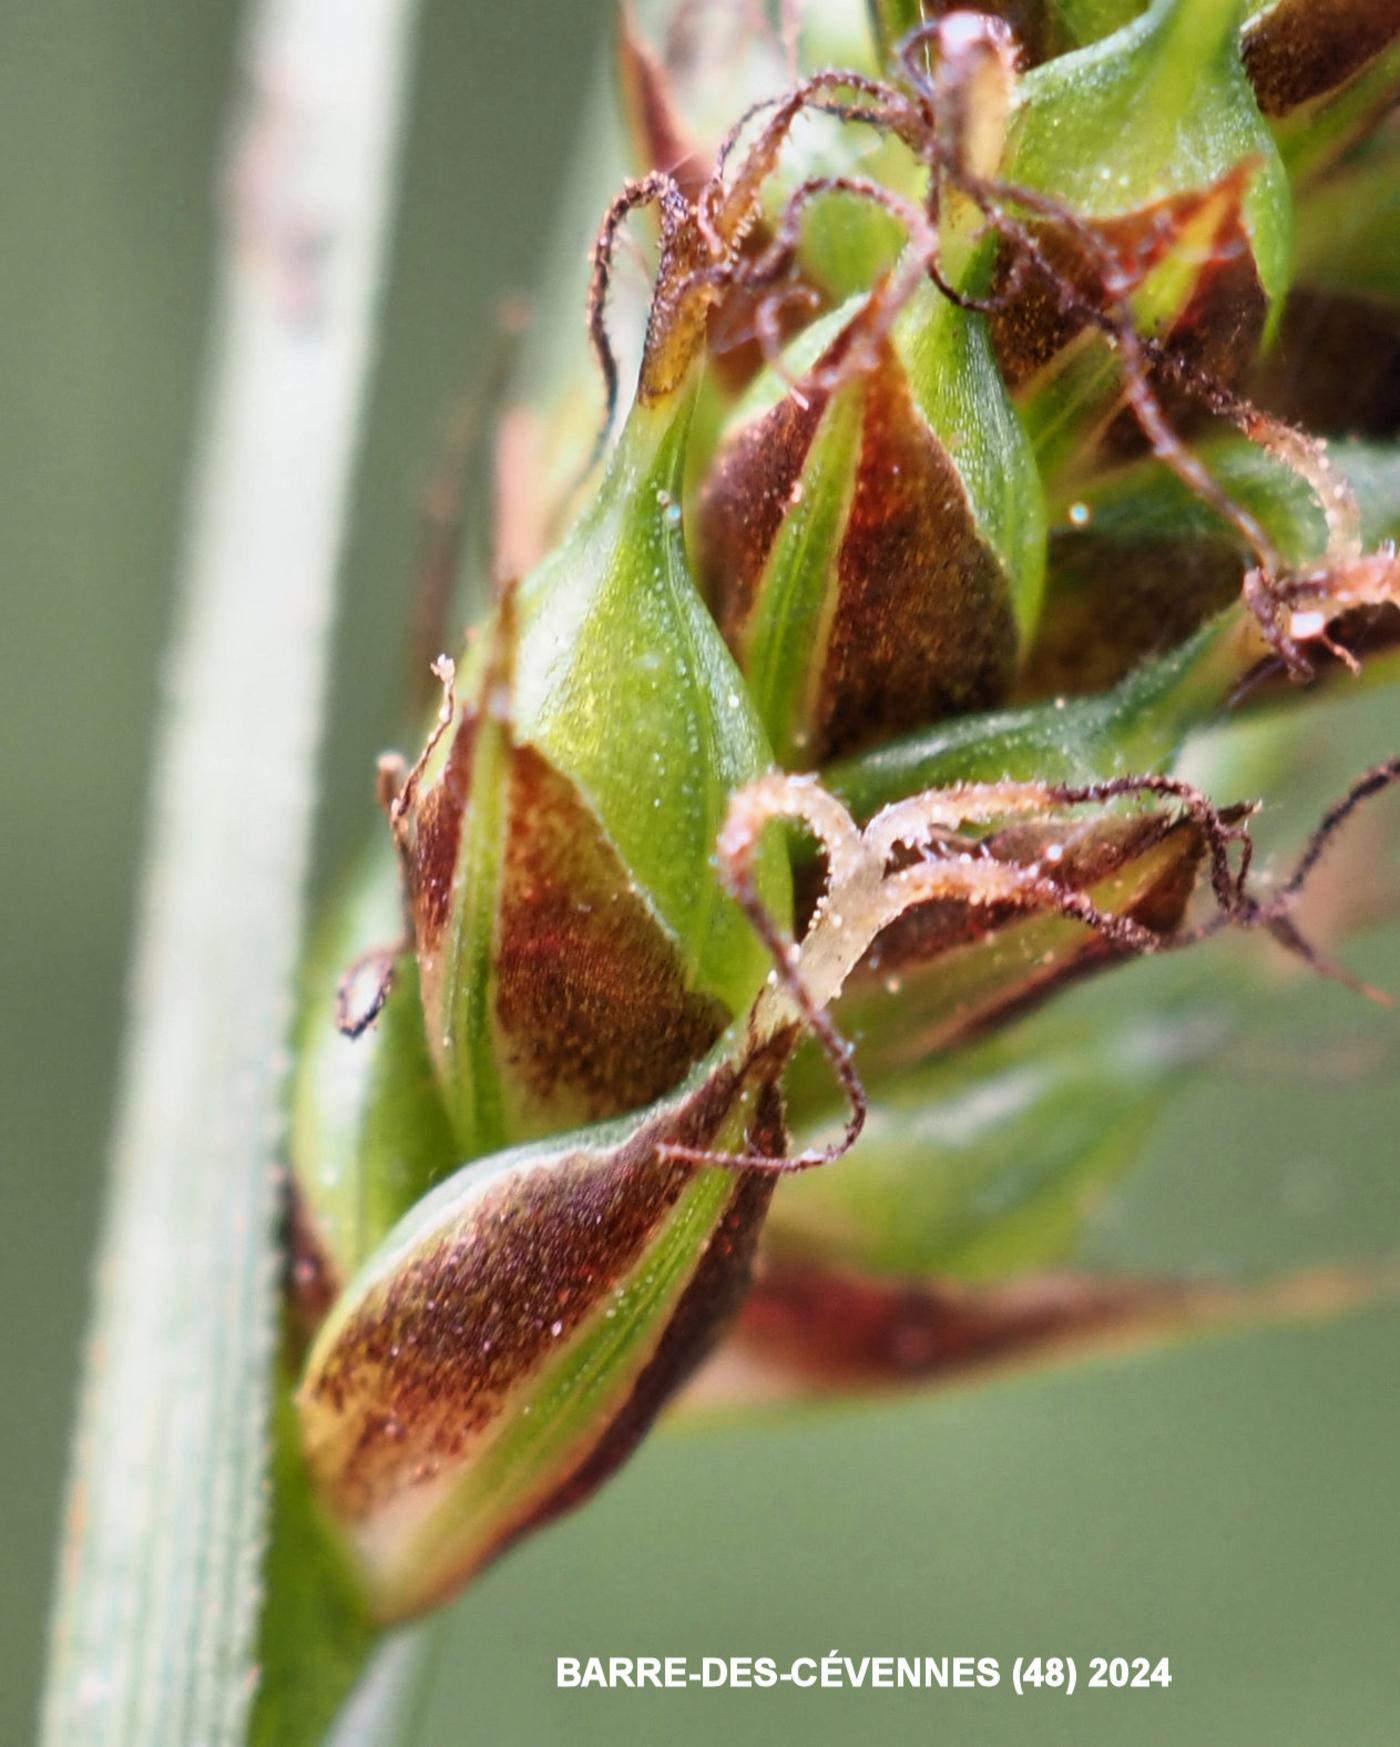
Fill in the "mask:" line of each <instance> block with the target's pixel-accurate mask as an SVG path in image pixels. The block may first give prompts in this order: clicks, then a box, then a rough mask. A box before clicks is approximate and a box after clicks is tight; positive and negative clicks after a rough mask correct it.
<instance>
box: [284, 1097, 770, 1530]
mask: <svg viewBox="0 0 1400 1747" xmlns="http://www.w3.org/2000/svg"><path fill="white" fill-rule="evenodd" d="M771 1071H772V1070H770V1069H769V1068H768V1067H767V1065H766V1064H764V1063H757V1064H750V1067H749V1068H748V1069H747V1070H746V1072H745V1074H744V1075H743V1076H741V1075H740V1074H739V1073H738V1072H736V1071H735V1070H732V1069H727V1068H726V1069H721V1070H718V1071H717V1072H716V1073H715V1074H714V1075H712V1076H710V1078H709V1079H708V1080H707V1081H706V1082H705V1084H704V1085H703V1086H702V1087H701V1088H700V1089H699V1090H698V1091H696V1092H695V1093H693V1094H692V1095H690V1096H689V1097H688V1098H687V1099H685V1100H684V1101H683V1102H682V1103H681V1104H680V1105H679V1106H677V1107H676V1108H675V1109H673V1110H671V1111H669V1112H666V1113H664V1114H663V1115H662V1116H660V1117H657V1118H654V1119H652V1120H651V1121H650V1122H648V1123H646V1124H644V1125H642V1126H640V1127H639V1128H638V1130H637V1131H636V1133H635V1134H633V1135H632V1136H631V1137H630V1138H629V1139H628V1140H627V1141H625V1142H623V1143H622V1144H621V1145H619V1146H617V1147H615V1148H614V1149H613V1150H612V1151H611V1152H608V1153H606V1154H604V1155H602V1156H598V1155H593V1154H589V1153H586V1152H580V1153H576V1154H574V1155H572V1156H566V1157H564V1158H559V1157H557V1156H555V1157H553V1158H550V1159H548V1160H547V1161H546V1162H544V1163H542V1164H539V1165H529V1164H526V1165H522V1166H521V1167H520V1168H518V1169H517V1170H515V1171H512V1172H511V1173H509V1174H508V1175H506V1176H503V1177H502V1178H500V1179H499V1180H497V1181H496V1182H494V1183H492V1184H490V1185H489V1186H488V1187H487V1188H485V1189H484V1190H483V1192H482V1193H481V1196H480V1198H479V1199H478V1200H477V1201H476V1203H475V1204H474V1205H473V1206H472V1207H471V1208H470V1209H469V1210H468V1212H467V1213H466V1214H465V1215H464V1216H463V1219H462V1222H461V1223H460V1224H459V1225H458V1226H457V1227H456V1229H455V1230H454V1232H453V1234H452V1235H451V1236H450V1237H449V1238H445V1239H444V1240H443V1241H442V1242H440V1243H438V1244H437V1245H435V1246H434V1247H432V1248H430V1249H426V1250H424V1251H422V1252H421V1253H419V1254H418V1255H416V1256H414V1257H412V1258H411V1259H410V1260H409V1261H408V1262H407V1263H406V1264H405V1265H404V1266H403V1267H402V1268H401V1270H400V1271H399V1273H397V1274H396V1275H395V1276H394V1277H393V1278H392V1280H390V1281H389V1282H388V1284H387V1285H384V1286H382V1287H380V1288H379V1289H377V1290H376V1291H374V1292H373V1293H371V1294H370V1295H369V1297H368V1298H367V1299H366V1300H365V1302H364V1303H363V1304H362V1305H361V1306H360V1308H359V1309H358V1310H357V1311H356V1312H355V1314H354V1315H353V1316H352V1317H351V1318H350V1319H349V1320H348V1321H347V1323H346V1325H345V1326H344V1328H343V1329H341V1331H340V1333H339V1335H338V1337H337V1340H336V1343H335V1346H334V1348H333V1350H332V1351H331V1353H330V1354H329V1355H328V1357H327V1358H326V1360H325V1362H324V1364H323V1365H322V1366H321V1368H320V1370H319V1372H317V1373H316V1374H315V1375H314V1376H313V1377H312V1378H311V1379H309V1381H308V1383H307V1385H306V1389H307V1392H308V1396H309V1399H310V1400H311V1401H312V1402H315V1403H316V1404H317V1405H318V1406H319V1407H321V1408H322V1409H323V1410H324V1409H329V1410H330V1411H332V1412H334V1413H336V1414H337V1415H343V1416H345V1417H346V1419H347V1421H348V1423H347V1425H346V1426H345V1428H344V1436H345V1438H346V1439H348V1440H349V1443H348V1447H347V1444H346V1442H345V1441H343V1440H342V1438H341V1437H338V1436H337V1437H334V1438H333V1439H332V1440H331V1447H330V1448H329V1449H327V1448H325V1447H323V1448H322V1449H320V1450H318V1449H316V1448H313V1449H312V1451H311V1452H310V1454H311V1460H312V1462H313V1465H318V1462H319V1466H320V1468H321V1472H320V1475H319V1478H320V1480H321V1482H322V1484H323V1485H324V1487H325V1488H326V1489H327V1491H328V1492H329V1493H330V1495H331V1496H332V1497H334V1498H335V1500H336V1502H337V1506H338V1508H339V1510H340V1511H341V1512H342V1513H343V1514H344V1515H346V1516H349V1517H352V1518H354V1517H359V1516H363V1515H365V1514H368V1513H369V1512H370V1511H372V1510H373V1509H374V1508H375V1506H376V1505H377V1504H379V1503H381V1502H383V1501H384V1500H386V1499H388V1498H390V1497H392V1496H394V1495H395V1494H396V1493H398V1492H400V1491H401V1490H403V1489H404V1488H405V1487H408V1486H412V1485H415V1484H418V1483H421V1482H423V1481H425V1480H428V1479H430V1478H431V1477H432V1476H433V1475H434V1474H435V1473H436V1472H437V1471H438V1470H439V1468H440V1467H441V1466H442V1464H444V1463H445V1462H450V1461H452V1460H453V1459H454V1458H455V1457H457V1456H459V1455H461V1453H462V1452H463V1450H464V1449H465V1446H466V1444H467V1442H468V1440H469V1439H470V1438H471V1437H472V1435H473V1434H474V1433H476V1432H478V1431H480V1430H481V1429H482V1428H483V1427H484V1426H486V1425H488V1424H489V1423H490V1422H491V1421H492V1419H493V1418H494V1417H495V1416H496V1415H497V1414H498V1413H499V1412H500V1411H501V1408H502V1404H503V1403H504V1401H505V1400H506V1398H507V1397H508V1395H509V1394H510V1393H511V1391H512V1390H513V1389H515V1388H516V1387H518V1386H519V1385H520V1384H521V1382H522V1381H523V1380H524V1379H525V1378H526V1377H528V1376H529V1374H530V1373H531V1372H532V1371H533V1370H534V1369H535V1368H536V1367H537V1366H538V1365H540V1364H541V1363H543V1362H544V1361H545V1360H546V1359H547V1358H548V1357H549V1355H550V1353H551V1352H553V1351H555V1350H562V1347H561V1344H562V1343H565V1342H567V1341H568V1340H569V1339H570V1338H571V1337H572V1336H573V1335H574V1334H575V1333H576V1332H577V1330H578V1328H579V1325H580V1324H581V1323H582V1322H584V1321H585V1320H586V1319H587V1318H588V1317H590V1316H591V1315H592V1314H593V1313H594V1312H595V1311H596V1310H598V1309H599V1308H600V1307H601V1306H602V1305H603V1303H604V1302H605V1301H606V1299H607V1297H608V1295H609V1294H610V1293H611V1291H612V1290H613V1288H614V1287H615V1286H617V1285H618V1284H619V1283H620V1282H621V1281H622V1280H623V1279H624V1278H625V1277H626V1275H627V1274H628V1272H629V1271H630V1270H631V1269H632V1267H633V1266H634V1264H635V1263H636V1262H637V1261H638V1260H639V1259H640V1257H641V1255H642V1253H643V1251H644V1249H645V1246H646V1244H647V1242H648V1240H649V1239H650V1237H651V1236H652V1234H653V1232H654V1231H655V1230H656V1228H657V1226H658V1224H659V1223H660V1222H661V1221H662V1220H664V1219H665V1217H666V1215H667V1214H668V1213H669V1212H670V1210H671V1209H672V1208H673V1207H674V1206H675V1203H676V1201H677V1199H678V1198H679V1196H680V1194H681V1192H682V1191H683V1189H684V1188H685V1186H686V1184H687V1183H688V1182H689V1181H690V1179H691V1177H692V1176H693V1174H694V1169H695V1167H693V1166H691V1165H686V1164H664V1163H662V1162H661V1161H660V1160H659V1159H658V1157H657V1147H658V1145H659V1144H660V1143H661V1142H662V1141H663V1140H671V1141H678V1142H681V1143H682V1144H687V1145H697V1146H703V1145H706V1144H709V1143H710V1142H711V1141H713V1140H714V1138H715V1136H716V1135H717V1133H718V1131H719V1129H720V1127H721V1125H722V1124H723V1122H724V1121H725V1119H726V1118H727V1117H728V1115H729V1113H730V1112H731V1111H732V1109H733V1108H734V1105H735V1102H736V1100H737V1099H738V1097H739V1096H740V1094H741V1092H742V1091H743V1089H744V1087H745V1085H747V1084H749V1083H750V1075H753V1074H758V1075H760V1076H761V1078H760V1081H759V1083H760V1084H761V1083H762V1079H766V1078H771ZM764 1108H766V1107H764ZM736 1185H737V1179H736ZM762 1200H763V1198H762V1197H761V1196H759V1195H758V1192H757V1191H753V1192H752V1193H751V1194H750V1193H748V1192H745V1193H744V1194H742V1195H741V1194H738V1192H737V1187H736V1201H737V1203H738V1204H742V1205H743V1206H745V1207H751V1208H752V1209H753V1210H754V1212H755V1217H756V1216H757V1213H758V1212H761V1206H760V1205H759V1203H760V1201H762ZM765 1204H766V1203H765ZM736 1242H737V1237H736ZM736 1253H737V1252H736ZM715 1304H716V1307H717V1309H718V1308H720V1307H721V1306H720V1305H719V1299H718V1298H716V1299H715Z"/></svg>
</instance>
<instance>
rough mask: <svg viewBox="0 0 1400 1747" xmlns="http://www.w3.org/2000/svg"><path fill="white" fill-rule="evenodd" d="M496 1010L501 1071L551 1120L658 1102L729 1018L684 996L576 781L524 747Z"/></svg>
mask: <svg viewBox="0 0 1400 1747" xmlns="http://www.w3.org/2000/svg"><path fill="white" fill-rule="evenodd" d="M509 782H510V801H509V808H510V811H509V817H510V826H509V830H508V832H507V839H506V849H505V863H504V870H503V875H502V881H501V900H500V919H499V924H498V937H497V947H496V955H495V962H496V969H495V976H496V996H495V1012H496V1024H497V1029H498V1034H499V1037H500V1041H501V1049H502V1054H503V1057H504V1061H505V1065H506V1071H507V1073H508V1074H511V1075H513V1076H515V1077H516V1078H517V1079H518V1081H519V1082H520V1084H521V1086H522V1088H523V1090H524V1094H525V1096H526V1097H528V1099H529V1100H530V1102H531V1103H532V1105H534V1106H535V1107H536V1108H537V1109H539V1110H541V1111H548V1112H549V1113H550V1114H551V1116H553V1115H556V1114H558V1113H559V1107H560V1105H561V1104H563V1105H564V1106H565V1107H566V1108H567V1110H568V1112H569V1113H570V1115H571V1116H576V1117H577V1118H578V1119H579V1120H593V1119H596V1118H600V1117H605V1116H613V1115H617V1114H619V1113H620V1112H622V1111H624V1110H635V1109H639V1108H641V1107H642V1106H643V1105H646V1104H650V1103H651V1102H652V1101H653V1100H654V1099H656V1098H658V1097H660V1096H661V1094H662V1093H663V1092H666V1091H668V1090H669V1089H670V1088H671V1087H672V1086H674V1085H675V1084H676V1082H677V1081H678V1080H680V1079H681V1078H682V1077H683V1076H684V1074H685V1073H686V1071H687V1069H688V1068H690V1067H691V1066H692V1065H693V1064H694V1063H695V1062H696V1061H698V1060H699V1059H700V1057H701V1056H702V1055H704V1053H705V1051H706V1050H707V1049H708V1048H709V1047H710V1045H711V1044H712V1043H713V1042H714V1041H715V1039H716V1038H717V1037H718V1036H719V1034H720V1032H721V1031H722V1030H723V1028H724V1026H725V1024H726V1022H727V1020H728V1014H727V1013H726V1011H725V1009H724V1007H723V1005H722V1004H721V1003H720V1002H719V1001H717V1000H715V999H714V998H713V997H711V996H708V995H703V994H699V993H696V992H695V991H694V990H691V989H688V988H687V987H686V983H685V976H684V969H683V966H682V963H681V960H680V957H679V955H678V953H677V952H676V949H675V947H674V945H673V943H672V941H671V939H670V937H669V936H668V935H667V934H666V933H665V932H664V931H663V930H662V928H661V925H660V924H659V923H658V922H657V920H656V918H655V917H654V916H653V915H652V914H651V912H650V911H649V910H648V909H647V908H646V906H645V905H644V904H643V902H642V900H641V899H640V898H639V897H638V896H637V895H636V893H635V892H634V891H632V890H631V889H630V887H629V885H628V881H627V877H626V874H625V872H624V870H623V867H622V864H621V862H620V861H619V860H618V858H617V855H616V852H615V851H614V850H613V848H612V847H611V845H610V844H609V843H608V842H607V841H606V839H605V838H604V837H603V835H602V833H601V831H600V830H599V828H598V824H597V821H596V819H595V818H594V816H593V814H592V813H591V812H590V811H589V810H588V808H587V806H586V805H584V804H583V802H582V801H581V800H580V799H579V796H578V793H577V791H576V790H575V789H574V787H573V785H572V784H571V783H570V782H569V781H568V779H567V778H566V777H564V776H562V775H561V774H560V773H559V772H558V771H556V770H555V769H554V768H553V767H552V766H551V765H550V764H548V763H547V762H546V760H545V759H543V758H542V757H541V756H540V755H539V754H538V753H537V752H535V751H534V750H533V749H532V748H530V747H528V746H522V747H516V748H515V749H514V750H513V751H512V753H511V763H510V778H509Z"/></svg>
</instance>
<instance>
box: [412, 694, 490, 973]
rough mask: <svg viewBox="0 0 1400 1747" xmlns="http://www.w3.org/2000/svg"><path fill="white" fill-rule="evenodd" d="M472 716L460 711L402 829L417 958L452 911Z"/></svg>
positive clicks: (433, 943)
mask: <svg viewBox="0 0 1400 1747" xmlns="http://www.w3.org/2000/svg"><path fill="white" fill-rule="evenodd" d="M476 729H477V718H476V715H475V713H474V712H473V711H472V710H470V709H468V708H467V707H466V706H465V705H464V706H462V707H461V708H460V709H459V711H458V714H457V720H456V722H455V723H454V724H453V727H452V729H451V734H452V745H451V747H450V749H449V751H448V754H447V762H446V764H445V765H444V766H443V769H442V773H441V775H440V776H439V777H438V779H437V781H436V782H434V783H432V784H431V785H430V786H429V787H427V788H423V789H420V791H419V793H418V795H417V797H416V799H415V802H414V805H413V806H412V808H411V809H410V810H409V812H408V814H407V815H406V817H405V819H404V824H403V839H402V840H403V842H404V844H405V854H404V877H405V880H406V882H407V887H408V899H409V904H410V906H411V909H412V913H413V926H414V937H415V940H416V943H417V947H418V951H419V953H420V955H424V956H431V955H432V954H433V953H434V952H435V951H436V949H437V945H438V942H439V940H440V939H441V937H442V931H443V929H444V928H445V927H446V925H447V919H448V916H449V915H450V914H451V910H452V895H453V891H454V888H455V884H456V877H457V846H458V844H459V843H460V842H461V838H462V821H463V817H464V815H465V813H466V809H467V802H468V799H469V798H470V794H471V772H472V751H473V747H474V745H475V741H476Z"/></svg>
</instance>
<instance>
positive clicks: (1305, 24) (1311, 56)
mask: <svg viewBox="0 0 1400 1747" xmlns="http://www.w3.org/2000/svg"><path fill="white" fill-rule="evenodd" d="M1397 35H1400V0H1276V4H1275V5H1273V6H1270V7H1267V8H1266V9H1265V10H1263V11H1261V12H1258V13H1256V14H1255V16H1254V17H1253V18H1252V19H1250V21H1249V23H1248V24H1247V25H1246V26H1245V29H1244V33H1243V38H1242V41H1241V44H1240V47H1241V50H1242V52H1243V55H1244V66H1245V71H1246V72H1247V73H1248V74H1249V79H1250V83H1251V84H1252V85H1253V86H1254V94H1255V96H1256V97H1257V98H1258V100H1259V107H1260V108H1261V109H1262V110H1263V111H1264V113H1265V115H1286V114H1287V113H1288V111H1289V110H1290V109H1296V108H1297V106H1298V105H1299V104H1300V103H1306V102H1308V101H1309V100H1310V99H1311V98H1313V97H1320V96H1322V94H1323V93H1324V92H1326V91H1333V90H1335V89H1336V87H1337V86H1338V85H1340V84H1341V83H1342V82H1343V81H1344V80H1346V79H1349V78H1350V77H1351V76H1352V74H1353V73H1355V72H1358V71H1359V70H1360V69H1361V68H1362V67H1364V66H1365V64H1366V62H1367V61H1369V60H1371V59H1372V58H1373V56H1375V55H1378V54H1379V53H1380V52H1381V50H1382V49H1383V48H1385V47H1386V45H1387V44H1388V43H1389V42H1390V41H1391V40H1392V39H1393V38H1394V37H1395V36H1397Z"/></svg>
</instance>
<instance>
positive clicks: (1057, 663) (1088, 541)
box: [1015, 531, 1245, 703]
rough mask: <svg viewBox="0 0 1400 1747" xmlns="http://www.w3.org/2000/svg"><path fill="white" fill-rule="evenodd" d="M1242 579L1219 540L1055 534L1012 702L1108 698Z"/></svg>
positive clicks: (1236, 560) (1221, 603)
mask: <svg viewBox="0 0 1400 1747" xmlns="http://www.w3.org/2000/svg"><path fill="white" fill-rule="evenodd" d="M1244 570H1245V560H1244V559H1243V557H1242V556H1241V554H1240V552H1239V550H1238V548H1237V547H1236V546H1235V545H1233V544H1232V543H1231V542H1230V540H1228V539H1227V538H1225V537H1224V536H1223V535H1222V536H1220V537H1218V538H1217V537H1214V536H1210V535H1196V536H1194V537H1192V538H1190V539H1182V538H1171V537H1169V536H1154V538H1152V539H1151V540H1144V541H1141V542H1138V543H1134V542H1132V541H1127V540H1108V539H1103V538H1100V537H1099V536H1097V535H1096V534H1094V533H1093V532H1092V531H1090V532H1087V533H1082V534H1081V533H1076V532H1073V531H1061V532H1057V533H1056V534H1054V535H1053V536H1052V537H1051V541H1050V562H1049V580H1048V583H1047V587H1046V606H1045V610H1044V613H1043V615H1042V619H1041V623H1040V626H1039V628H1038V630H1037V633H1036V637H1035V641H1034V643H1033V644H1032V646H1031V650H1030V654H1029V655H1028V657H1027V659H1026V664H1025V667H1024V668H1023V670H1022V672H1021V675H1020V677H1019V679H1018V680H1017V683H1016V691H1015V697H1016V700H1017V701H1018V702H1025V703H1034V702H1038V701H1040V700H1042V699H1045V698H1053V697H1068V696H1076V695H1080V694H1083V693H1087V692H1101V691H1106V690H1108V688H1109V687H1110V686H1113V685H1116V684H1117V682H1118V681H1119V680H1120V679H1122V678H1124V677H1125V676H1126V675H1127V674H1128V673H1130V672H1131V671H1132V670H1133V669H1134V668H1135V667H1137V666H1138V665H1139V664H1140V663H1141V662H1143V661H1146V660H1148V659H1150V658H1151V657H1152V656H1154V655H1161V654H1164V653H1165V652H1166V651H1167V650H1169V649H1175V648H1176V647H1178V645H1180V644H1181V643H1184V642H1185V641H1186V639H1187V638H1188V637H1189V636H1190V635H1191V633H1192V632H1193V631H1195V630H1196V628H1197V627H1198V626H1199V625H1202V624H1204V623H1205V621H1206V619H1208V618H1209V617H1210V616H1211V614H1212V613H1215V612H1218V611H1220V610H1221V609H1222V608H1224V607H1227V606H1229V605H1230V603H1231V602H1232V601H1233V600H1235V599H1236V598H1237V596H1238V594H1239V590H1240V581H1241V579H1242V577H1243V575H1244Z"/></svg>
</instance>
